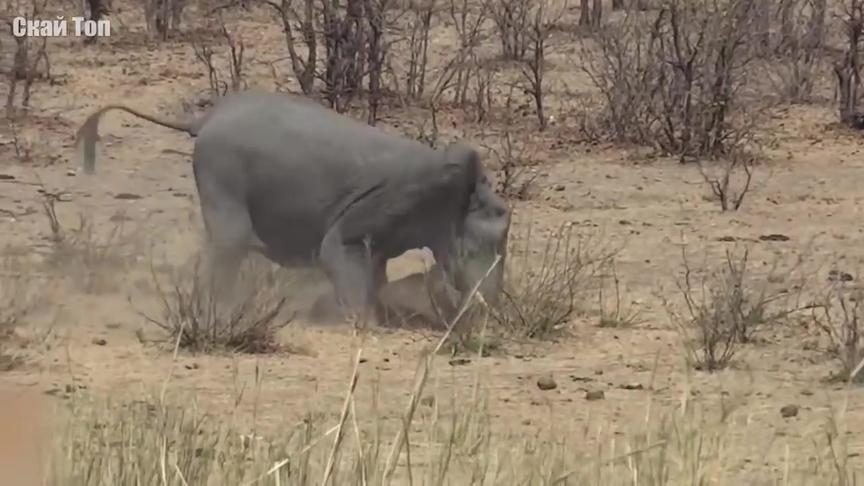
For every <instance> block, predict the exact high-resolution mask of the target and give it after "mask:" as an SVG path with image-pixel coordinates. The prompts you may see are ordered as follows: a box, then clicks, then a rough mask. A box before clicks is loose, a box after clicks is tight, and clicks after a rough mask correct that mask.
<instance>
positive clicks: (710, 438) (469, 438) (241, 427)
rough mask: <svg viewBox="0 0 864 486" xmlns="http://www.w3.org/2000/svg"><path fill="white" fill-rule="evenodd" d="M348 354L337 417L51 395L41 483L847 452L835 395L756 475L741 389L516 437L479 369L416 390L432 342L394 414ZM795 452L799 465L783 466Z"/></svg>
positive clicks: (638, 468) (676, 480) (361, 475)
mask: <svg viewBox="0 0 864 486" xmlns="http://www.w3.org/2000/svg"><path fill="white" fill-rule="evenodd" d="M361 355H362V350H360V351H358V352H357V355H356V358H355V367H354V372H353V373H352V375H351V377H350V379H349V381H348V384H347V387H346V388H347V389H346V393H345V399H344V402H343V404H342V406H341V411H340V412H339V413H338V415H336V416H335V417H333V416H330V417H332V418H330V419H328V416H327V415H325V414H321V413H318V414H311V413H307V414H305V415H304V416H303V418H302V420H299V421H297V422H296V423H288V424H283V425H280V426H274V427H271V428H269V429H267V430H265V429H263V428H261V427H260V426H259V425H258V424H256V418H255V416H254V413H253V414H252V416H251V417H249V416H247V414H244V413H242V412H241V411H240V410H235V411H234V413H231V414H229V417H230V419H227V420H226V419H222V418H221V417H215V416H212V415H210V414H208V413H207V412H206V411H204V410H202V409H201V408H199V407H198V406H196V401H195V399H194V396H190V395H189V394H188V393H187V392H185V391H181V392H180V393H178V394H177V395H176V396H175V397H174V398H172V399H167V398H165V394H163V395H162V398H153V399H146V400H134V401H121V402H119V403H115V402H110V401H107V402H106V401H102V400H97V399H93V398H88V397H83V396H82V397H74V398H72V399H71V400H70V401H69V402H65V403H66V404H65V405H60V406H62V407H65V408H64V409H63V410H61V411H62V412H63V413H62V417H64V418H65V420H61V424H62V427H61V428H60V429H59V430H58V431H57V433H56V434H54V440H55V441H54V444H53V451H54V454H53V455H52V456H51V459H50V462H49V467H48V468H47V471H46V476H47V477H46V480H47V484H64V485H69V486H85V485H86V486H102V485H105V486H107V485H112V486H113V485H117V484H159V485H170V486H174V485H176V486H185V485H199V484H200V485H205V484H206V485H211V486H221V485H226V486H227V485H232V486H235V485H280V486H281V485H297V486H301V485H302V486H306V485H311V484H316V485H328V486H329V485H343V484H352V485H369V484H375V485H389V484H418V485H433V484H435V485H441V484H454V485H456V484H458V485H465V486H473V485H476V486H486V485H489V486H492V485H495V486H499V485H501V486H509V485H517V484H520V485H526V484H527V485H535V484H560V485H564V484H579V485H587V486H601V485H602V486H608V485H613V486H617V485H621V486H624V485H632V484H644V485H648V486H661V485H663V486H678V485H681V486H683V485H692V484H730V483H731V482H734V481H740V480H743V479H747V480H749V481H755V482H757V483H758V484H769V483H770V484H780V485H792V484H802V485H817V484H841V485H847V484H855V478H856V475H857V474H858V471H857V470H856V469H855V467H854V465H853V464H852V463H851V461H849V446H848V440H849V439H848V437H847V436H846V434H845V406H844V407H841V409H839V410H832V413H830V414H829V415H828V416H827V417H825V419H824V420H825V424H824V426H823V427H820V428H819V430H818V431H817V432H816V433H815V434H812V436H811V434H810V433H806V435H808V437H806V438H804V440H802V443H805V442H806V443H811V444H812V447H813V449H812V451H807V452H802V451H800V450H796V451H795V454H792V453H790V451H789V449H788V447H787V452H786V457H785V460H783V461H784V462H780V463H778V462H774V461H771V462H770V463H769V462H768V461H769V459H768V458H767V457H766V462H765V465H766V466H771V467H767V468H766V469H765V470H764V471H759V472H758V473H757V472H755V471H753V470H752V469H750V470H747V469H742V467H743V468H746V467H747V466H746V465H747V464H748V463H749V462H750V461H749V458H748V457H746V455H743V456H742V455H740V454H737V455H736V452H735V451H739V450H742V449H743V450H746V447H743V446H744V444H745V443H746V442H747V441H748V440H750V439H749V437H748V435H747V434H746V433H743V434H742V433H740V432H741V430H740V427H741V424H744V423H746V422H747V416H748V415H749V411H748V410H747V408H746V406H745V405H746V403H745V402H744V400H746V398H741V399H740V400H738V399H736V398H735V397H732V398H730V399H728V400H726V401H724V400H721V401H720V406H719V409H718V407H715V406H711V405H708V404H710V403H716V402H713V401H705V402H699V401H696V400H695V399H693V398H692V397H691V390H690V388H689V386H687V387H685V389H684V390H683V391H682V393H681V400H680V401H679V405H678V406H677V407H671V408H662V407H658V406H657V404H656V403H653V399H650V400H649V402H648V403H647V404H646V413H645V421H644V423H642V424H641V425H636V426H633V427H630V428H628V430H627V431H626V432H621V433H619V432H617V431H615V430H614V428H612V429H610V427H609V426H608V424H605V423H596V421H590V420H589V422H590V423H589V424H587V425H586V426H585V429H584V431H583V432H582V433H581V434H580V433H578V432H577V433H574V431H568V430H566V428H564V427H551V428H548V429H544V430H543V431H538V433H537V434H536V435H535V436H531V435H522V436H519V435H515V434H513V433H512V432H509V431H508V429H507V427H506V426H503V427H502V426H501V425H500V424H496V422H495V420H494V419H493V416H492V415H491V413H490V410H489V400H488V396H487V394H486V392H485V391H484V385H483V383H482V380H481V379H480V378H479V376H478V378H477V380H476V385H475V387H474V388H472V389H471V390H469V392H468V395H467V396H457V395H456V392H455V391H454V394H453V395H452V396H451V397H449V399H448V397H447V396H443V395H442V394H441V393H440V392H438V391H437V390H435V391H433V392H432V393H431V394H430V393H429V392H427V386H426V385H427V383H428V382H429V378H430V376H431V375H432V374H433V373H434V372H435V366H434V361H433V360H434V357H435V354H434V353H430V354H428V355H426V356H424V357H423V358H421V361H420V363H419V367H418V371H417V375H416V379H415V385H414V387H413V389H412V392H411V394H410V396H409V397H408V398H407V401H406V407H405V409H404V412H403V413H402V414H401V416H400V417H398V420H395V421H393V420H391V421H386V420H384V419H383V418H381V417H380V416H379V415H378V414H377V412H376V409H375V407H374V400H375V398H374V393H373V407H372V410H371V412H370V415H366V416H364V415H360V414H358V410H361V409H360V407H359V406H358V404H357V403H356V397H355V392H356V390H357V388H358V387H359V386H361V379H360V378H361V377H360V374H359V372H358V367H359V363H360V362H361ZM261 386H262V384H261V381H260V379H258V378H257V375H256V387H257V388H259V390H260V387H261ZM373 392H374V390H373ZM746 396H747V394H746V393H745V394H743V395H741V397H746ZM256 400H257V398H256ZM240 402H241V400H239V399H238V400H235V401H234V403H235V404H239V403H240ZM180 403H182V404H183V405H182V406H179V404H180ZM736 427H737V429H736ZM802 430H806V428H805V429H802ZM799 454H800V456H799ZM800 459H806V460H805V461H803V462H806V463H807V466H806V467H798V466H796V461H797V462H800Z"/></svg>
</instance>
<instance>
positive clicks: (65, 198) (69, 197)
mask: <svg viewBox="0 0 864 486" xmlns="http://www.w3.org/2000/svg"><path fill="white" fill-rule="evenodd" d="M57 200H58V201H60V202H69V201H71V200H72V194H69V193H68V192H64V193H62V194H58V195H57Z"/></svg>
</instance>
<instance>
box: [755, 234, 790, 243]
mask: <svg viewBox="0 0 864 486" xmlns="http://www.w3.org/2000/svg"><path fill="white" fill-rule="evenodd" d="M759 239H760V240H762V241H789V237H788V236H786V235H782V234H780V233H771V234H770V235H762V236H760V237H759Z"/></svg>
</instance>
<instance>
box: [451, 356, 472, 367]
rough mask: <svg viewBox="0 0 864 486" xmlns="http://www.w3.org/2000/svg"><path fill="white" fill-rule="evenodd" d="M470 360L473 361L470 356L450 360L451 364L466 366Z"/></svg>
mask: <svg viewBox="0 0 864 486" xmlns="http://www.w3.org/2000/svg"><path fill="white" fill-rule="evenodd" d="M470 362H471V360H470V359H468V358H453V359H451V360H450V361H448V363H449V364H450V366H464V365H467V364H468V363H470Z"/></svg>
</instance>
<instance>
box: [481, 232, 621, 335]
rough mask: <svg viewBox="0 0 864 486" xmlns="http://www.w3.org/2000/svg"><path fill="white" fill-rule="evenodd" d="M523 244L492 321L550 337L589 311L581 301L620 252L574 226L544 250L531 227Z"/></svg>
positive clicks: (513, 253)
mask: <svg viewBox="0 0 864 486" xmlns="http://www.w3.org/2000/svg"><path fill="white" fill-rule="evenodd" d="M521 240H522V245H521V247H520V246H517V245H516V244H514V245H512V248H511V250H510V256H509V258H508V259H507V268H506V272H505V275H506V281H505V290H504V295H503V296H502V298H501V302H500V303H499V304H498V305H497V306H495V307H494V308H493V309H492V312H491V314H492V318H493V320H494V321H495V322H496V323H497V324H498V326H500V328H502V329H503V330H504V331H507V332H509V333H511V334H514V335H517V336H521V337H528V338H537V339H543V338H548V337H551V336H554V335H555V334H557V333H559V332H560V331H561V330H562V329H563V328H564V327H565V326H566V325H567V324H568V323H569V322H570V320H571V318H572V317H573V316H574V315H575V314H576V313H578V312H579V311H581V310H583V309H580V308H579V302H580V300H581V297H583V296H584V295H585V293H586V292H587V291H589V290H591V289H592V288H593V286H594V285H595V283H596V282H594V280H596V279H595V277H597V274H598V270H599V269H600V267H601V266H602V265H603V264H605V263H607V262H609V261H610V259H611V258H612V257H613V255H614V254H615V250H610V249H609V248H608V247H607V246H605V245H604V242H603V241H599V240H598V239H597V238H595V237H594V236H593V235H586V234H581V233H578V232H577V231H576V230H574V228H573V227H572V226H571V225H564V226H561V227H560V228H559V229H558V230H557V231H555V232H554V233H553V234H552V235H550V237H549V238H548V239H546V240H545V242H544V243H542V247H541V248H537V247H536V246H535V241H534V240H533V239H532V228H531V227H530V226H529V227H528V229H527V230H526V232H525V234H524V235H521ZM516 241H518V240H516ZM537 254H539V260H537V261H535V255H537Z"/></svg>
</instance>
